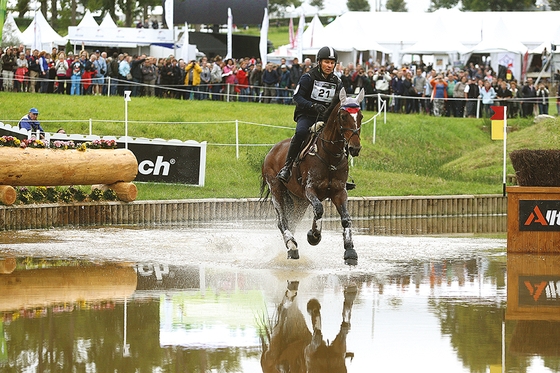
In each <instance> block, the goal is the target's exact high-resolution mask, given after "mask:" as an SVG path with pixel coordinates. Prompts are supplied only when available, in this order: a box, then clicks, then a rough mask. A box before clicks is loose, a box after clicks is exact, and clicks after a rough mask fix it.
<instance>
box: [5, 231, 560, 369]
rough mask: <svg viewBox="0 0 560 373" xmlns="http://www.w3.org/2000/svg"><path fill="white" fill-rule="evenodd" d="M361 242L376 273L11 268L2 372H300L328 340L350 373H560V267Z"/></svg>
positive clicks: (23, 264)
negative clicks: (294, 368)
mask: <svg viewBox="0 0 560 373" xmlns="http://www.w3.org/2000/svg"><path fill="white" fill-rule="evenodd" d="M368 237H369V236H368ZM356 238H357V240H356V241H357V242H359V243H360V244H361V245H362V247H371V249H369V250H367V251H366V250H364V256H365V257H368V256H369V257H371V258H374V259H375V260H376V266H373V267H371V268H374V270H370V269H369V268H368V270H365V271H361V272H360V271H357V270H353V271H349V272H348V271H347V270H346V269H345V270H338V271H330V270H329V271H327V272H320V271H316V270H315V271H314V270H309V269H303V270H302V267H303V266H304V265H305V262H301V263H298V264H297V265H295V264H294V266H292V267H286V266H285V267H280V266H276V267H272V268H260V269H257V268H253V269H248V268H236V267H235V265H231V266H229V267H226V266H215V265H212V263H198V264H197V265H184V264H182V265H173V264H170V263H169V262H165V261H162V262H157V261H153V262H145V263H134V264H133V263H126V262H124V261H120V262H118V263H117V262H109V261H99V260H98V261H95V262H93V261H89V260H78V259H55V258H44V257H33V256H31V255H29V256H21V255H20V256H17V257H14V256H10V257H4V258H0V315H1V316H2V318H1V321H0V371H1V372H22V371H37V372H44V371H76V372H134V371H138V372H144V371H149V372H153V371H182V372H184V371H188V372H208V371H221V372H262V371H263V370H264V371H267V370H266V368H265V369H263V367H262V366H261V358H262V359H263V364H264V366H265V367H278V366H280V367H282V366H283V367H284V369H285V370H286V368H285V367H286V366H287V365H290V364H295V362H294V361H296V360H299V361H301V362H302V363H303V361H304V357H305V356H306V355H305V346H310V345H312V342H310V341H312V340H313V337H312V336H313V334H314V333H315V335H316V336H317V338H316V340H317V341H321V342H324V343H325V344H326V345H329V344H330V345H331V346H336V345H337V341H340V342H345V343H341V348H340V349H339V350H338V351H337V353H336V356H337V361H338V362H339V364H344V366H345V368H346V369H347V370H348V372H360V373H361V372H371V371H383V372H386V371H395V372H404V371H414V372H442V371H445V372H491V373H494V372H502V371H503V372H529V373H532V372H538V373H540V372H558V371H560V368H559V367H560V357H559V356H560V342H559V341H558V338H557V336H558V335H560V325H559V324H560V306H559V304H558V302H559V295H558V294H559V291H558V289H559V288H560V259H559V257H558V256H553V255H548V256H525V255H519V254H517V255H508V256H506V255H505V252H504V251H505V250H504V249H495V247H493V246H491V244H492V242H490V245H486V246H484V245H479V246H477V245H475V244H473V245H471V246H469V247H468V250H461V249H460V246H457V243H458V242H463V241H462V240H456V239H454V240H452V241H450V240H446V241H442V243H445V245H447V247H446V248H445V250H443V249H441V248H438V247H436V245H435V244H434V242H439V241H437V240H433V239H431V240H427V239H421V238H415V240H416V241H415V242H417V246H422V245H424V246H425V247H422V248H421V249H420V248H418V247H416V248H412V247H409V246H407V245H403V244H402V243H403V242H404V241H405V239H404V238H401V239H399V241H398V242H399V243H400V244H401V245H395V247H398V248H396V249H393V250H392V251H384V250H381V251H377V247H378V246H379V242H380V240H379V239H377V238H367V239H368V240H372V241H371V242H372V244H371V245H370V246H366V245H365V244H364V241H363V240H364V238H363V237H356ZM120 240H121V242H122V241H123V240H126V236H125V235H124V234H122V235H121V236H120ZM218 241H220V240H218ZM368 242H369V241H368ZM484 242H486V241H484ZM220 243H221V241H220ZM375 244H377V246H376V245H375ZM430 245H431V246H430ZM453 245H455V246H453ZM440 246H443V245H440ZM335 249H336V248H335ZM322 250H327V251H328V250H329V249H328V247H327V248H326V249H323V248H322ZM226 254H227V255H231V254H230V253H229V252H227V253H226ZM366 254H367V255H366ZM420 254H421V255H420ZM281 260H282V263H284V262H285V258H284V257H282V259H281ZM370 260H371V259H370ZM314 261H315V262H316V263H322V262H321V259H320V258H315V259H314ZM506 270H507V272H506ZM289 281H291V282H289ZM506 283H507V287H506ZM351 285H355V291H350V290H352V289H353V288H351V287H349V286H351ZM506 289H507V298H506ZM296 291H297V294H296ZM312 299H315V300H316V302H315V301H313V302H312V303H311V305H319V304H320V306H321V308H320V316H321V321H322V322H321V323H319V322H318V320H319V318H318V316H319V313H318V312H314V313H313V315H315V317H314V318H313V317H312V316H310V315H309V314H308V312H307V308H308V304H309V301H310V300H312ZM506 299H507V303H506ZM312 308H313V307H312ZM313 309H316V308H313ZM350 314H351V321H350ZM275 316H276V317H275ZM313 319H314V320H315V322H313V321H312V320H313ZM268 320H273V322H272V323H271V324H269V323H267V321H268ZM314 324H315V326H316V327H314V326H313V325H314ZM319 324H320V325H321V327H320V328H319V327H317V326H318V325H319ZM294 325H295V326H294ZM319 329H320V330H321V333H318V332H317V331H318V330H319ZM267 331H268V334H267ZM281 337H285V338H283V339H282V338H281ZM263 340H264V341H265V342H267V343H266V344H265V345H264V349H263V344H262V341H263ZM308 356H311V355H308ZM405 356H406V358H405ZM340 366H341V368H342V365H340ZM61 367H63V368H61ZM273 371H274V370H273Z"/></svg>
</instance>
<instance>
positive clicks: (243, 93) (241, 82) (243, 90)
mask: <svg viewBox="0 0 560 373" xmlns="http://www.w3.org/2000/svg"><path fill="white" fill-rule="evenodd" d="M247 72H248V69H247V61H241V63H240V65H239V68H238V69H237V73H236V79H237V84H238V86H237V87H238V88H239V101H240V102H247V101H249V95H250V93H251V90H250V89H249V76H248V74H247Z"/></svg>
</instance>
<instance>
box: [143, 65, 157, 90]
mask: <svg viewBox="0 0 560 373" xmlns="http://www.w3.org/2000/svg"><path fill="white" fill-rule="evenodd" d="M155 61H156V59H155V58H147V59H146V61H145V62H144V64H143V65H142V82H143V83H144V84H145V86H144V92H145V94H146V96H148V97H154V96H155V85H156V79H157V68H156V66H155Z"/></svg>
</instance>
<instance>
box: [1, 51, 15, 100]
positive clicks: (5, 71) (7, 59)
mask: <svg viewBox="0 0 560 373" xmlns="http://www.w3.org/2000/svg"><path fill="white" fill-rule="evenodd" d="M16 60H17V55H16V54H15V53H14V51H13V49H12V48H11V47H8V48H7V49H6V52H5V53H4V54H3V55H2V79H3V88H4V92H11V91H13V89H14V71H15V70H16V67H17V65H16Z"/></svg>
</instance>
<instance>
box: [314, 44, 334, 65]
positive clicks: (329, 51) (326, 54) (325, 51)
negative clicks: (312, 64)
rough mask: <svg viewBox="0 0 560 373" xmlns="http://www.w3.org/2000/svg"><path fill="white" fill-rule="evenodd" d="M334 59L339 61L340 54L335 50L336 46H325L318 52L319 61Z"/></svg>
mask: <svg viewBox="0 0 560 373" xmlns="http://www.w3.org/2000/svg"><path fill="white" fill-rule="evenodd" d="M324 59H327V60H334V62H335V63H336V62H337V61H338V55H337V53H336V51H335V50H334V48H332V47H323V48H321V49H319V51H318V52H317V62H320V61H321V60H324Z"/></svg>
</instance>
